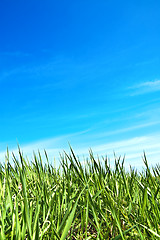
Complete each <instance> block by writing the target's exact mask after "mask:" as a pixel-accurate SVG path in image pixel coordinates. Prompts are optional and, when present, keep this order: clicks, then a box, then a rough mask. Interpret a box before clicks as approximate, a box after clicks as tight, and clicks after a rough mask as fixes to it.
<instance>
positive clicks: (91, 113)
mask: <svg viewBox="0 0 160 240" xmlns="http://www.w3.org/2000/svg"><path fill="white" fill-rule="evenodd" d="M159 10H160V2H159V1H155V0H152V1H149V0H148V1H118V0H112V1H111V0H107V1H106V0H103V1H102V0H100V1H94V0H92V1H90V0H85V1H83V0H81V1H73V0H72V1H71V0H70V1H69V0H68V1H54V0H46V1H41V0H39V1H38V0H32V1H31V0H28V1H18V0H16V1H11V0H6V1H1V2H0V30H1V38H0V103H1V104H0V133H1V134H0V153H1V155H0V156H1V158H2V156H3V155H4V152H5V151H6V147H7V146H9V149H10V150H11V151H16V148H17V142H18V143H19V144H20V146H21V147H22V149H23V151H24V152H25V153H26V154H27V155H29V154H31V153H32V151H33V150H35V151H36V150H37V149H40V150H42V149H44V148H45V149H47V150H48V152H49V154H50V156H51V157H52V156H53V155H54V156H58V154H59V151H62V150H63V149H64V150H66V149H68V142H69V143H70V144H71V145H72V147H73V148H74V149H75V151H76V153H77V154H79V155H83V154H86V153H87V151H88V149H89V148H92V149H93V151H94V152H95V153H99V154H100V155H103V154H107V155H108V156H112V155H113V151H115V152H116V153H117V155H122V156H123V155H124V154H125V155H126V161H128V163H131V164H133V165H136V166H139V165H140V164H142V161H141V156H142V155H143V151H144V150H145V151H146V153H147V156H148V159H149V161H150V163H155V162H158V161H159V155H160V141H159V140H160V44H159V42H160V14H159Z"/></svg>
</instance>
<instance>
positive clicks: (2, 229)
mask: <svg viewBox="0 0 160 240" xmlns="http://www.w3.org/2000/svg"><path fill="white" fill-rule="evenodd" d="M45 155H46V159H44V163H43V161H42V158H41V155H40V153H39V155H38V156H36V155H34V160H33V161H29V160H27V159H24V158H23V156H22V153H21V151H20V149H19V160H17V158H16V157H15V156H14V154H13V156H12V158H13V164H12V165H11V164H10V161H9V154H7V156H6V160H5V163H4V164H1V165H0V239H2V240H3V239H12V240H13V239H14V240H20V239H21V240H24V239H30V240H35V239H37V240H39V239H48V240H51V239H60V240H64V239H115V240H118V239H123V240H124V239H130V240H132V239H160V165H158V164H157V165H156V166H154V167H152V168H151V169H150V168H149V167H148V164H147V160H146V156H145V154H144V158H143V161H144V169H143V170H142V171H141V172H138V171H137V170H135V169H132V168H130V170H129V171H126V170H125V167H124V161H123V159H122V160H121V159H115V165H114V168H111V167H110V164H109V162H108V159H107V158H102V159H101V160H100V159H98V158H95V157H94V155H93V153H92V152H90V154H89V158H88V160H87V159H86V161H85V164H81V161H80V160H79V159H78V158H77V157H76V156H75V154H74V152H73V150H72V149H71V152H70V155H67V154H66V153H64V155H63V156H61V165H60V167H59V168H58V169H56V168H55V167H54V164H51V163H50V162H49V160H48V157H47V153H46V152H45ZM1 161H2V160H1Z"/></svg>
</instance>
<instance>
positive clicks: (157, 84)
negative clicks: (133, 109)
mask: <svg viewBox="0 0 160 240" xmlns="http://www.w3.org/2000/svg"><path fill="white" fill-rule="evenodd" d="M128 90H130V91H131V93H130V95H131V96H135V95H141V94H145V93H150V92H156V91H160V80H154V81H146V82H141V83H139V84H136V85H133V86H131V87H129V88H128Z"/></svg>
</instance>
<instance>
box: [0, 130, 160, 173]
mask: <svg viewBox="0 0 160 240" xmlns="http://www.w3.org/2000/svg"><path fill="white" fill-rule="evenodd" d="M83 134H85V133H84V132H79V133H76V134H72V135H64V136H60V137H57V138H51V139H45V140H41V141H37V142H33V143H29V144H26V145H22V146H21V149H22V152H23V154H24V156H27V157H28V159H29V160H32V159H33V151H35V152H37V151H38V150H40V152H41V154H42V158H43V159H44V161H45V156H44V151H43V150H44V149H46V151H47V153H48V157H49V160H50V162H53V160H54V159H56V162H57V164H59V158H60V153H63V150H65V151H67V152H68V151H69V144H68V141H71V142H70V143H71V145H72V141H73V140H76V139H78V141H79V140H80V138H79V137H80V135H83ZM81 140H82V139H81ZM84 140H85V138H84ZM78 141H77V142H78ZM73 142H74V141H73ZM89 147H91V148H92V150H93V153H94V154H95V155H96V154H98V155H99V156H105V155H106V154H107V156H108V157H109V158H110V159H111V165H114V152H115V153H116V156H117V157H119V156H122V157H123V156H124V155H125V156H126V161H125V162H126V167H128V166H129V165H131V166H135V167H136V168H141V167H142V166H143V165H144V164H143V161H142V157H143V151H145V152H146V155H147V159H148V162H149V164H150V165H151V164H156V163H158V161H159V159H157V156H159V155H160V135H148V136H145V135H144V136H139V137H132V138H126V139H124V140H119V141H112V142H110V143H107V142H106V143H105V144H101V143H98V142H97V144H93V143H92V140H91V139H90V141H88V140H85V142H83V143H82V142H81V141H79V144H75V145H74V146H73V149H74V151H75V153H76V154H77V155H78V156H80V159H81V160H83V159H84V158H83V157H85V156H88V151H89ZM12 152H14V153H15V155H17V154H18V150H17V148H13V149H10V155H11V153H12ZM4 156H5V151H2V152H0V158H1V162H3V159H4Z"/></svg>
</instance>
